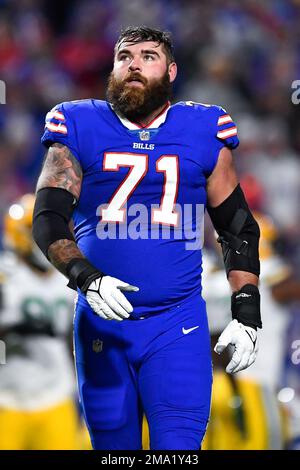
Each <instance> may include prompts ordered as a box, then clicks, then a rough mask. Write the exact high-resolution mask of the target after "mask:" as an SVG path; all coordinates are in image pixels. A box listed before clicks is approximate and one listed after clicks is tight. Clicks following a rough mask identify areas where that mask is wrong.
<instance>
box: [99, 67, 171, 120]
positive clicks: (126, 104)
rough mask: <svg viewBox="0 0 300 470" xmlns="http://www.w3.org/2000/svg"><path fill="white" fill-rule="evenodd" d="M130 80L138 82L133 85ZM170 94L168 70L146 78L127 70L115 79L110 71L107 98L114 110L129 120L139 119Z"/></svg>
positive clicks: (164, 101) (162, 102) (157, 106)
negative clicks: (123, 75)
mask: <svg viewBox="0 0 300 470" xmlns="http://www.w3.org/2000/svg"><path fill="white" fill-rule="evenodd" d="M131 82H140V83H141V85H137V86H134V85H132V84H130V83H131ZM171 96H172V84H171V82H170V78H169V74H168V71H166V72H165V74H164V75H163V76H162V77H161V78H159V79H151V80H150V79H147V78H146V77H144V76H142V75H141V74H140V73H139V72H128V75H127V76H126V77H125V78H124V79H123V80H117V79H116V78H115V76H114V72H111V74H110V76H109V80H108V88H107V100H108V101H109V102H110V103H111V104H112V105H113V107H114V110H115V111H116V112H117V113H119V114H121V115H122V116H124V117H126V118H127V119H129V120H131V121H139V120H141V119H143V118H145V117H147V116H149V115H150V114H151V113H152V112H153V111H155V110H156V109H158V108H160V107H161V106H163V105H164V104H165V103H166V102H167V101H168V100H170V99H171Z"/></svg>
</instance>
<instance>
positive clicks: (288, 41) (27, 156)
mask: <svg viewBox="0 0 300 470" xmlns="http://www.w3.org/2000/svg"><path fill="white" fill-rule="evenodd" d="M138 24H147V25H149V26H157V27H161V28H165V29H168V30H170V31H171V32H172V33H173V36H174V42H175V54H176V58H177V62H178V65H179V77H178V79H177V82H176V85H175V90H174V99H175V100H179V99H186V100H193V101H199V102H205V103H214V104H219V105H222V106H224V107H225V108H226V110H227V111H228V112H229V113H230V114H231V115H232V116H233V118H234V120H235V121H236V122H237V125H238V129H239V136H240V140H241V145H240V147H239V148H238V149H237V150H236V151H235V155H236V162H237V167H238V170H239V172H240V173H241V175H243V176H246V175H247V177H248V175H249V174H250V175H252V176H251V177H250V179H249V178H248V182H249V184H250V185H253V188H256V187H257V188H259V191H256V192H255V197H254V203H255V204H259V205H260V208H261V209H263V210H264V211H266V212H267V213H269V214H270V215H271V216H272V217H273V218H274V219H275V223H276V224H277V226H278V227H279V230H280V233H281V236H282V240H283V243H282V250H283V251H284V252H285V255H287V256H288V257H289V258H290V259H291V260H292V261H293V262H294V263H295V265H296V266H299V262H298V261H299V260H300V254H299V250H298V249H297V242H298V238H299V235H300V214H299V196H300V105H298V106H297V105H296V104H293V103H292V100H291V96H292V91H293V90H292V82H293V81H294V80H296V79H297V78H300V0H263V1H259V0H244V1H243V2H241V1H238V0H222V1H219V0H201V1H200V0H168V1H166V0H165V1H164V0H151V2H150V1H149V0H127V1H126V2H124V1H123V0H85V1H79V0H72V1H71V0H60V1H53V0H52V1H50V0H41V1H39V0H0V79H2V80H4V81H5V83H6V87H7V104H6V105H1V107H0V133H1V137H0V190H1V199H0V211H1V212H2V213H3V210H4V208H6V207H7V205H8V204H9V203H10V202H11V201H12V200H13V199H15V198H16V197H18V196H19V195H20V194H22V193H24V192H27V191H32V190H33V189H34V186H35V182H36V178H37V176H38V173H39V170H40V166H41V162H42V158H43V154H44V150H43V148H42V146H41V145H40V136H41V133H42V131H43V121H44V116H45V113H46V112H47V111H48V110H49V109H51V108H52V107H53V106H54V105H55V104H56V103H59V102H61V101H66V100H70V99H83V98H89V97H96V98H104V97H105V88H106V81H107V76H108V73H109V72H110V70H111V66H112V54H113V46H114V43H115V40H116V38H117V36H118V33H119V31H120V28H121V27H126V26H128V25H138ZM251 178H252V180H251ZM255 185H256V186H255ZM0 215H1V213H0Z"/></svg>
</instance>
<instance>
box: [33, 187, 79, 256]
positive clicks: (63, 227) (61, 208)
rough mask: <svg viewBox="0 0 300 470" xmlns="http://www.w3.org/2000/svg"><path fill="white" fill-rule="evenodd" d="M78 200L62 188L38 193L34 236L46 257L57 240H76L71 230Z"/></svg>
mask: <svg viewBox="0 0 300 470" xmlns="http://www.w3.org/2000/svg"><path fill="white" fill-rule="evenodd" d="M76 202H77V201H76V198H75V197H74V196H73V195H72V194H71V193H70V192H69V191H67V190H65V189H61V188H43V189H40V190H39V191H38V192H37V195H36V201H35V206H34V211H33V224H32V235H33V238H34V240H35V242H36V244H37V245H38V246H39V248H40V250H41V251H42V252H43V253H44V255H45V256H46V257H47V258H48V259H49V257H48V249H49V246H50V245H51V244H52V243H54V242H55V241H57V240H64V239H65V240H73V241H75V240H74V237H73V235H72V233H71V230H70V228H69V222H70V220H71V217H72V213H73V210H74V207H75V205H76Z"/></svg>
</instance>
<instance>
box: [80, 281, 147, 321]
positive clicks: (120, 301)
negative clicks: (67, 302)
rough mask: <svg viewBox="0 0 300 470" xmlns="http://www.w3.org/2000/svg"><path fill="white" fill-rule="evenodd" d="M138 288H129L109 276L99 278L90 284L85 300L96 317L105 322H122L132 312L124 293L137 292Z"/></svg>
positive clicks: (127, 285)
mask: <svg viewBox="0 0 300 470" xmlns="http://www.w3.org/2000/svg"><path fill="white" fill-rule="evenodd" d="M138 290H139V288H138V287H135V286H131V285H130V284H127V283H126V282H123V281H120V280H119V279H116V278H115V277H111V276H100V277H99V278H97V279H95V280H94V281H92V282H91V284H90V285H89V287H88V288H87V291H86V299H87V301H88V303H89V305H90V307H91V308H92V309H93V310H94V312H95V313H97V315H99V316H100V317H102V318H104V319H105V320H117V321H122V320H124V319H125V318H128V317H129V316H130V313H131V312H132V311H133V308H132V305H131V304H130V303H129V302H128V300H127V299H126V297H125V295H124V294H122V292H121V291H125V292H137V291H138Z"/></svg>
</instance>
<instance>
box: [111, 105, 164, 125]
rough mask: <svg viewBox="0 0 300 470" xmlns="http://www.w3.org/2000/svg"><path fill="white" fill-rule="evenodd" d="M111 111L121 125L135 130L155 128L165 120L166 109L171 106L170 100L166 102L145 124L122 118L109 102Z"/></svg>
mask: <svg viewBox="0 0 300 470" xmlns="http://www.w3.org/2000/svg"><path fill="white" fill-rule="evenodd" d="M109 105H110V107H111V109H112V111H113V112H114V113H115V115H116V116H117V117H118V118H119V119H120V121H121V123H122V124H123V126H125V127H126V128H127V129H129V130H130V131H135V130H137V129H157V128H158V127H159V126H160V125H161V124H163V123H164V122H165V120H166V119H167V114H168V111H169V109H170V107H171V103H170V101H168V102H167V104H166V106H165V107H164V108H163V109H162V110H161V112H160V113H159V114H158V116H156V117H155V118H154V119H153V120H152V121H151V122H149V124H148V125H147V126H141V125H140V124H138V123H136V122H132V121H129V119H127V118H124V117H122V116H120V114H118V113H117V112H116V111H114V108H113V106H112V104H111V103H109Z"/></svg>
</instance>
